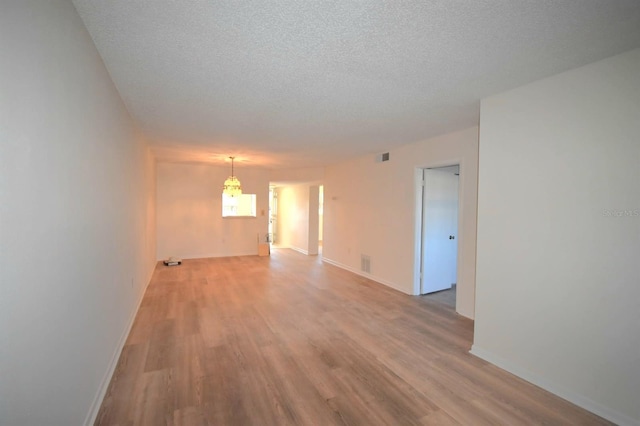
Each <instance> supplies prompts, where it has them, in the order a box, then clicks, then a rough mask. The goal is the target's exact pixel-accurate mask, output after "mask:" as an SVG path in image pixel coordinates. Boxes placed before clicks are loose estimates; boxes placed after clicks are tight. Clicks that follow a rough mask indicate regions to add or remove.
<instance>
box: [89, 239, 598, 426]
mask: <svg viewBox="0 0 640 426" xmlns="http://www.w3.org/2000/svg"><path fill="white" fill-rule="evenodd" d="M472 334H473V322H472V321H471V320H468V319H465V318H463V317H461V316H459V315H457V314H455V312H454V311H453V309H451V308H450V307H449V306H446V305H445V304H442V303H440V302H434V301H432V300H430V299H429V298H425V297H418V296H408V295H405V294H402V293H399V292H397V291H395V290H392V289H390V288H388V287H385V286H383V285H380V284H377V283H374V282H372V281H369V280H367V279H365V278H362V277H360V276H357V275H354V274H352V273H350V272H347V271H345V270H342V269H339V268H336V267H334V266H331V265H327V264H323V263H322V262H321V261H320V260H319V258H318V257H317V256H313V257H311V256H304V255H302V254H300V253H297V252H293V251H291V250H274V252H273V254H272V256H270V257H258V256H246V257H231V258H216V259H200V260H185V261H184V263H183V264H182V265H181V266H175V267H165V266H164V265H158V267H157V269H156V271H155V274H154V276H153V279H152V281H151V284H150V285H149V288H148V290H147V292H146V295H145V297H144V300H143V302H142V305H141V307H140V310H139V312H138V314H137V317H136V320H135V323H134V325H133V328H132V330H131V333H130V335H129V338H128V340H127V342H126V345H125V347H124V349H123V351H122V355H121V356H120V360H119V363H118V366H117V368H116V371H115V373H114V376H113V379H112V381H111V385H110V387H109V389H108V391H107V395H106V397H105V399H104V401H103V404H102V407H101V409H100V412H99V414H98V419H97V421H96V424H98V425H129V426H130V425H153V426H156V425H175V426H178V425H430V424H432V425H457V424H462V425H486V424H494V425H495V424H508V425H522V424H580V425H596V424H606V422H605V421H603V420H602V419H601V418H599V417H597V416H595V415H593V414H590V413H588V412H586V411H584V410H582V409H580V408H578V407H576V406H574V405H572V404H570V403H568V402H566V401H564V400H562V399H560V398H557V397H555V396H554V395H552V394H550V393H548V392H546V391H543V390H541V389H539V388H537V387H535V386H533V385H531V384H528V383H527V382H525V381H523V380H520V379H518V378H516V377H514V376H513V375H511V374H509V373H506V372H504V371H502V370H500V369H499V368H497V367H494V366H492V365H490V364H488V363H486V362H484V361H482V360H480V359H478V358H476V357H474V356H472V355H470V354H469V352H468V351H469V348H470V346H471V343H472Z"/></svg>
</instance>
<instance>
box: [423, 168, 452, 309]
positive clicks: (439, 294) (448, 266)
mask: <svg viewBox="0 0 640 426" xmlns="http://www.w3.org/2000/svg"><path fill="white" fill-rule="evenodd" d="M459 174H460V166H459V165H453V166H447V167H437V168H426V169H422V197H421V198H422V200H421V201H422V202H421V227H420V228H421V229H420V233H421V237H420V259H419V261H420V294H428V295H430V296H428V297H430V298H433V299H434V300H438V301H441V302H443V303H446V304H448V305H452V306H453V307H454V308H455V290H456V282H457V268H458V206H459V195H458V187H459Z"/></svg>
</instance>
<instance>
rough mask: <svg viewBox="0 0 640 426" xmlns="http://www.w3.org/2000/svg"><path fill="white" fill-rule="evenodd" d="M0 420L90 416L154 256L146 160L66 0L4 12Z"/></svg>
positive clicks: (39, 421)
mask: <svg viewBox="0 0 640 426" xmlns="http://www.w3.org/2000/svg"><path fill="white" fill-rule="evenodd" d="M0 31H1V37H0V44H1V45H2V48H1V49H0V73H1V74H0V93H2V97H0V251H1V252H0V279H1V280H2V283H1V285H0V291H1V294H0V423H2V424H6V425H79V424H83V423H84V424H90V423H92V420H93V418H94V415H95V414H96V410H97V408H98V407H99V404H100V402H101V400H102V395H103V392H104V391H105V390H106V385H107V384H108V380H109V379H110V375H111V372H112V369H113V368H114V367H115V361H116V360H117V357H118V355H119V352H120V350H121V348H122V345H123V343H124V338H125V337H126V334H127V333H128V330H129V327H130V324H131V321H132V319H133V316H134V315H135V312H136V310H137V307H138V303H139V301H140V300H141V297H142V295H143V293H144V290H145V288H146V285H147V284H148V282H149V278H150V274H151V272H152V270H153V267H154V266H155V256H154V252H155V246H154V244H155V242H154V241H155V236H154V234H155V225H154V221H155V219H154V207H155V199H154V197H155V190H154V184H155V176H154V173H155V162H154V160H153V157H152V156H151V154H150V152H149V150H148V148H147V146H146V144H145V143H144V141H143V140H142V139H141V138H140V137H139V135H137V134H136V132H135V130H134V126H133V124H132V120H131V118H130V117H129V115H128V113H127V110H126V108H125V107H124V105H123V104H122V102H121V100H120V97H119V95H118V92H117V91H116V89H115V87H114V85H113V84H112V82H111V79H110V78H109V75H108V73H107V71H106V69H105V68H104V65H103V63H102V60H101V59H100V57H99V55H98V52H97V51H96V49H95V47H94V45H93V43H92V40H91V38H90V36H89V35H88V33H87V32H86V31H85V28H84V26H83V24H82V22H81V20H80V18H79V17H78V15H77V14H76V11H75V9H74V8H73V5H72V3H71V2H69V1H66V0H49V1H37V2H36V1H24V0H15V1H11V0H9V1H5V2H3V3H2V13H0Z"/></svg>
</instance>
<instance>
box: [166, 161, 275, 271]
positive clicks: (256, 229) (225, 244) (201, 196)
mask: <svg viewBox="0 0 640 426" xmlns="http://www.w3.org/2000/svg"><path fill="white" fill-rule="evenodd" d="M235 175H236V176H237V177H238V179H239V180H240V182H241V184H242V190H243V192H244V193H246V194H256V214H257V217H255V218H240V217H238V218H222V185H223V183H224V180H225V179H226V178H227V177H228V176H229V168H226V167H217V166H212V165H208V164H178V163H159V164H158V204H157V214H158V250H157V258H158V259H165V258H167V257H169V256H177V257H181V258H185V259H189V258H201V257H220V256H243V255H256V254H258V244H257V238H258V233H260V235H261V236H264V235H265V234H266V232H267V229H268V228H267V227H268V212H269V172H268V171H267V170H263V169H250V168H238V167H236V170H235Z"/></svg>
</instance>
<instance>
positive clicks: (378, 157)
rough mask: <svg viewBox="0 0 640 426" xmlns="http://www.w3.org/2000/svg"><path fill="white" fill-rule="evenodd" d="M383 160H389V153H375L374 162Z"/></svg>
mask: <svg viewBox="0 0 640 426" xmlns="http://www.w3.org/2000/svg"><path fill="white" fill-rule="evenodd" d="M383 161H389V153H388V152H384V153H382V154H378V155H376V163H382V162H383Z"/></svg>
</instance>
